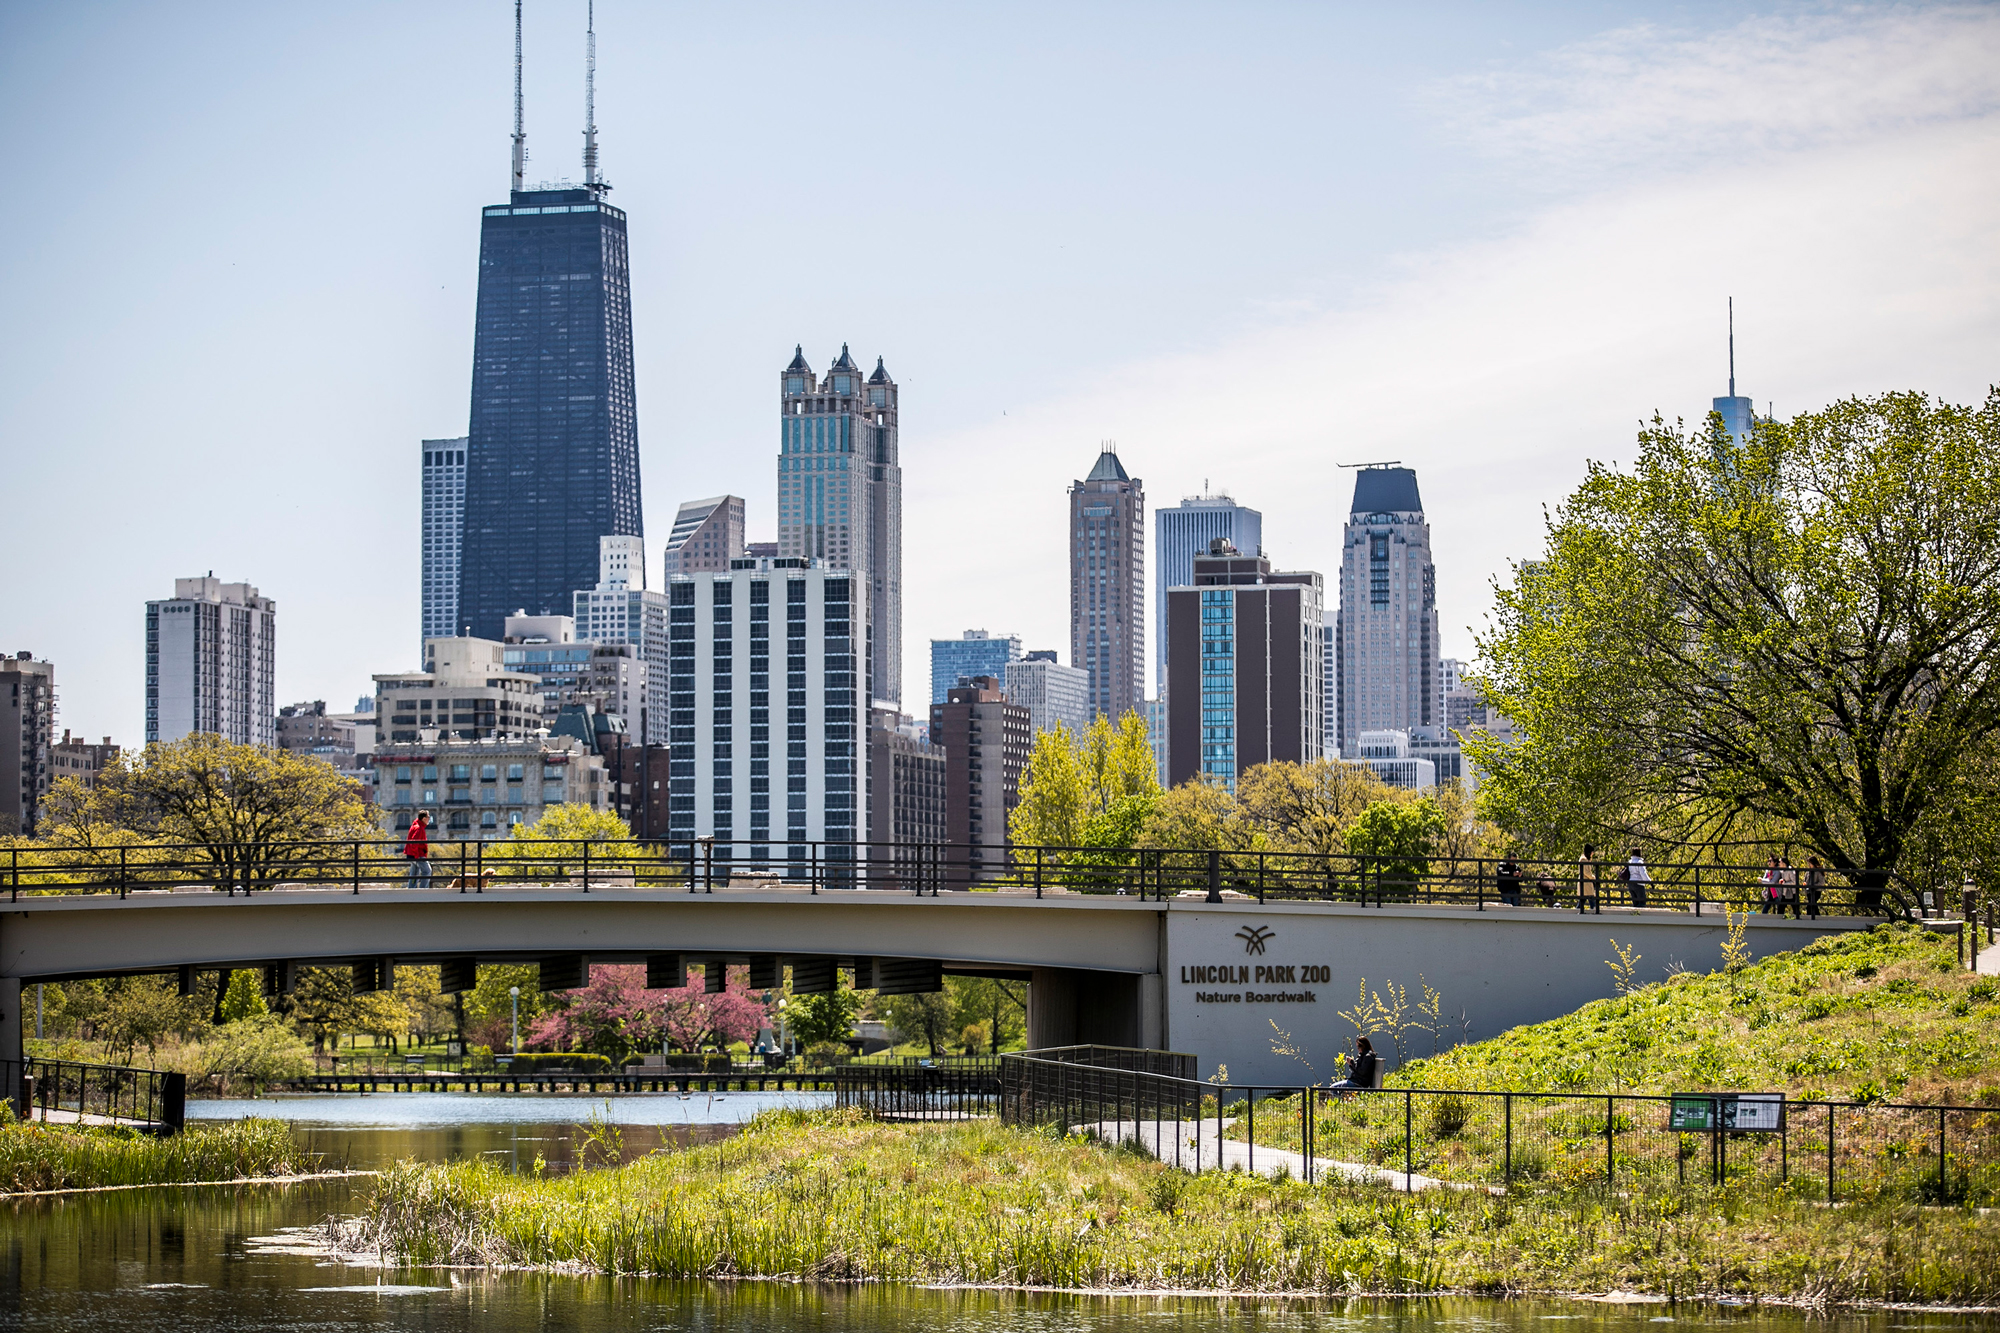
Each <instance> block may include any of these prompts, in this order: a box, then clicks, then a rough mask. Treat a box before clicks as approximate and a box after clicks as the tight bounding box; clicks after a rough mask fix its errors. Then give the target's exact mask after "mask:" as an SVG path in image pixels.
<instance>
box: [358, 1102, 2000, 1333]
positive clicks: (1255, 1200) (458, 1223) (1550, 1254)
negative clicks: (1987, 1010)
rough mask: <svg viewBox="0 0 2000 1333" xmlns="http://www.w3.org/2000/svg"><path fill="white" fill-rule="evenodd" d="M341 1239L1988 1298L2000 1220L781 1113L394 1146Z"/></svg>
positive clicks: (1367, 1281) (1735, 1292) (1822, 1295)
mask: <svg viewBox="0 0 2000 1333" xmlns="http://www.w3.org/2000/svg"><path fill="white" fill-rule="evenodd" d="M329 1228H330V1231H331V1240H332V1243H333V1245H334V1246H335V1248H336V1249H339V1250H341V1251H344V1252H346V1253H349V1254H352V1255H355V1256H357V1257H358V1256H364V1255H368V1256H374V1257H377V1258H379V1259H381V1260H383V1261H390V1262H401V1263H408V1264H415V1265H420V1266H430V1265H455V1266H472V1267H527V1268H542V1269H551V1270H563V1271H583V1272H594V1273H608V1274H620V1275H624V1274H632V1275H640V1274H643V1275H654V1276H662V1277H678V1278H770V1279H779V1280H793V1281H883V1282H908V1283H925V1284H947V1285H951V1284H963V1285H996V1286H1020V1287H1054V1288H1069V1289H1092V1290H1118V1289H1131V1290H1185V1291H1229V1292H1242V1293H1268V1294H1280V1293H1324V1294H1343V1293H1351V1294H1365V1293H1403V1294H1414V1293H1425V1292H1471V1293H1483V1294H1496V1295H1498V1294H1530V1293H1543V1294H1548V1293H1586V1292H1602V1291H1606V1290H1625V1291H1633V1292H1644V1293H1651V1294H1656V1295H1658V1296H1662V1297H1666V1298H1668V1299H1680V1300H1688V1299H1704V1298H1710V1297H1730V1298H1743V1297H1752V1298H1763V1299H1782V1300H1790V1301H1799V1302H1804V1303H1809V1304H1833V1303H1845V1302H1917V1303H1955V1304H1984V1303H1991V1302H1993V1301H1996V1300H2000V1219H1996V1218H1988V1217H1985V1216H1982V1215H1981V1214H1980V1213H1978V1212H1977V1211H1975V1210H1970V1209H1952V1208H1920V1207H1916V1206H1913V1205H1910V1204H1907V1203H1903V1202H1886V1201H1878V1202H1871V1203H1865V1204H1853V1205H1844V1206H1842V1207H1839V1208H1825V1207H1820V1206H1816V1205H1815V1204H1813V1203H1812V1202H1811V1201H1809V1200H1804V1199H1799V1198H1796V1197H1794V1196H1792V1195H1790V1194H1786V1193H1783V1192H1770V1193H1751V1192H1745V1191H1740V1190H1734V1191H1732V1190H1713V1189H1702V1188H1695V1189H1676V1190H1633V1191H1613V1190H1606V1189H1603V1188H1596V1189H1584V1188H1579V1189H1571V1190H1563V1191H1549V1192H1538V1193H1528V1192H1518V1191H1517V1192H1514V1193H1508V1194H1496V1193H1491V1192H1487V1191H1476V1190H1464V1191H1455V1190H1441V1191H1432V1192H1428V1193H1426V1194H1423V1195H1407V1194H1402V1193H1398V1192H1395V1191H1393V1190H1391V1189H1388V1188H1385V1187H1381V1186H1372V1185H1360V1184H1347V1183H1336V1184H1324V1185H1307V1184H1304V1183H1303V1182H1299V1181H1295V1180H1287V1179H1275V1180H1273V1179H1265V1178H1262V1177H1254V1176H1247V1175H1243V1174H1241V1173H1236V1172H1223V1173H1209V1174H1204V1175H1200V1176H1190V1175H1187V1174H1185V1173H1182V1172H1179V1171H1175V1170H1172V1169H1170V1168H1167V1167H1165V1166H1162V1165H1161V1164H1159V1163H1157V1162H1155V1161H1153V1160H1152V1159H1151V1158H1149V1157H1146V1156H1144V1155H1142V1154H1139V1153H1137V1152H1135V1151H1131V1150H1127V1149H1124V1148H1119V1147H1114V1146H1109V1145H1104V1144H1100V1143H1097V1142H1095V1141H1093V1140H1090V1139H1086V1138H1083V1137H1079V1136H1067V1137H1065V1136H1061V1135H1058V1134H1055V1133H1053V1132H1037V1131H1032V1130H1020V1129H1012V1128H1008V1127H1005V1126H1001V1125H999V1124H997V1123H993V1122H990V1121H971V1122H959V1123H955V1124H943V1125H937V1124H931V1125H896V1124H885V1123H876V1122H871V1121H869V1120H866V1119H864V1118H862V1117H861V1116H860V1115H858V1114H857V1113H854V1112H845V1111H819V1112H806V1111H774V1112H767V1113H766V1114H764V1115H762V1116H760V1117H758V1118H757V1119H756V1120H754V1121H752V1122H751V1123H750V1124H749V1125H747V1126H746V1127H745V1129H744V1131H743V1132H742V1133H741V1134H740V1135H738V1136H736V1137H734V1138H732V1139H728V1140H724V1141H722V1142H719V1143H714V1144H707V1145H701V1146H698V1147H691V1148H686V1149H680V1150H674V1151H664V1152H659V1153H655V1154H652V1155H650V1156H647V1157H644V1158H641V1159H639V1160H637V1161H635V1162H632V1163H630V1164H627V1165H623V1166H605V1167H598V1168H587V1169H584V1170H580V1171H578V1172H576V1173H574V1174H572V1175H568V1176H563V1177H545V1176H542V1175H540V1174H535V1175H530V1176H510V1175H508V1174H506V1173H505V1172H503V1171H502V1170H500V1169H499V1168H497V1167H495V1166H493V1165H490V1164H487V1163H477V1162H468V1163H453V1164H446V1165H430V1164H419V1163H407V1162H406V1163H403V1164H401V1165H399V1166H397V1167H395V1168H393V1169H391V1170H390V1171H388V1172H387V1173H385V1174H384V1175H383V1176H382V1177H381V1178H380V1179H379V1180H378V1181H377V1182H376V1185H375V1189H374V1193H373V1195H372V1197H371V1198H370V1199H369V1201H368V1203H367V1207H366V1211H365V1212H364V1213H363V1214H362V1215H361V1216H360V1217H358V1218H355V1219H350V1220H347V1221H336V1222H331V1223H329Z"/></svg>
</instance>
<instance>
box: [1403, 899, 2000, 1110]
mask: <svg viewBox="0 0 2000 1333" xmlns="http://www.w3.org/2000/svg"><path fill="white" fill-rule="evenodd" d="M1605 953H1606V957H1607V958H1614V957H1615V955H1614V954H1613V952H1612V945H1611V943H1610V942H1609V940H1608V939H1607V942H1606V945H1605ZM1662 961H1663V960H1662ZM1387 1082H1388V1084H1389V1086H1391V1087H1421V1088H1467V1089H1481V1088H1483V1089H1495V1090H1498V1089H1509V1088H1511V1089H1523V1088H1526V1089H1536V1090H1546V1091H1550V1092H1613V1091H1622V1092H1685V1091H1693V1090H1700V1089H1741V1088H1757V1089H1763V1090H1770V1091H1777V1090H1783V1091H1785V1092H1787V1093H1789V1094H1790V1095H1791V1096H1793V1097H1798V1098H1805V1099H1808V1100H1818V1099H1821V1098H1834V1099H1840V1100H1846V1099H1849V1098H1853V1099H1856V1100H1861V1101H1870V1100H1875V1099H1878V1098H1882V1097H1885V1096H1886V1097H1888V1098H1889V1099H1890V1100H1897V1101H1923V1102H1941V1101H1952V1102H1957V1103H1960V1104H1972V1103H1983V1102H1986V1101H2000V978H1996V977H1991V976H1979V975H1976V974H1972V973H1967V972H1964V971H1960V970H1959V967H1958V963H1957V955H1956V953H1955V944H1954V941H1953V938H1952V937H1951V936H1949V935H1938V934H1934V933H1932V932H1930V931H1926V930H1922V929H1919V928H1917V927H1914V926H1911V925H1908V924H1906V923H1902V922H1897V923H1894V924H1884V925H1881V926H1877V927H1876V928H1875V929H1873V930H1870V931H1861V932H1854V933H1843V934H1839V935H1830V936H1827V937H1826V938H1824V939H1821V940H1819V941H1817V942H1815V943H1813V944H1810V945H1808V946H1806V947H1805V948H1803V949H1800V950H1797V951H1796V952H1793V953H1785V954H1776V955H1773V956H1772V957H1769V958H1766V959H1763V960H1762V961H1760V962H1757V963H1753V964H1751V965H1750V966H1749V967H1746V968H1744V969H1743V970H1742V971H1739V972H1727V973H1725V972H1715V973H1708V974H1704V975H1694V974H1682V975H1680V976H1676V977H1673V978H1670V979H1669V980H1667V981H1664V982H1661V983H1659V984H1657V985H1651V986H1646V987H1643V988H1641V989H1639V990H1636V991H1634V992H1632V993H1631V994H1629V995H1622V996H1619V997H1617V998H1615V999H1609V1000H1597V1001H1594V1002H1593V1003H1590V1004H1587V1005H1584V1006H1583V1007H1582V1008H1581V1009H1578V1010H1577V1011H1576V1012H1575V1013H1572V1014H1567V1015H1565V1016H1564V1017H1562V1018H1557V1019H1552V1020H1550V1021H1549V1022H1546V1023H1533V1024H1529V1025H1526V1026H1523V1027H1518V1028H1514V1029H1512V1030H1511V1031H1508V1032H1504V1033H1502V1034H1500V1035H1499V1036H1497V1037H1494V1038H1491V1039H1490V1040H1487V1041H1481V1042H1475V1043H1471V1044H1468V1045H1464V1046H1460V1047H1457V1048H1455V1049H1453V1050H1450V1051H1447V1052H1445V1053H1444V1054H1442V1055H1437V1056H1434V1057H1431V1058H1428V1059H1421V1060H1412V1061H1411V1062H1410V1063H1408V1064H1406V1065H1404V1066H1403V1067H1402V1068H1401V1069H1399V1070H1397V1071H1396V1072H1395V1073H1394V1074H1392V1075H1390V1077H1389V1078H1388V1080H1387Z"/></svg>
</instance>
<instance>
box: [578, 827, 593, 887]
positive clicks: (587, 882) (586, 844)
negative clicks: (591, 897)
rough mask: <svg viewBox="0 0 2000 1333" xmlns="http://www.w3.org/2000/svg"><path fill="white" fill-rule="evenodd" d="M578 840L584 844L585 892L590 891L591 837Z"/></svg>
mask: <svg viewBox="0 0 2000 1333" xmlns="http://www.w3.org/2000/svg"><path fill="white" fill-rule="evenodd" d="M577 841H578V842H580V843H582V844H583V891H584V892H585V893H589V892H590V839H588V838H579V839H577Z"/></svg>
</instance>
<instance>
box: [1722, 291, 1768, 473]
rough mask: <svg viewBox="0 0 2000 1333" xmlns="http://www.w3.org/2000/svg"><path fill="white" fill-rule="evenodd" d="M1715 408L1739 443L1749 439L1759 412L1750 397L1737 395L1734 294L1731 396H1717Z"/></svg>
mask: <svg viewBox="0 0 2000 1333" xmlns="http://www.w3.org/2000/svg"><path fill="white" fill-rule="evenodd" d="M1713 410H1714V411H1716V412H1719V413H1721V415H1722V426H1723V429H1724V430H1727V431H1728V432H1729V433H1730V435H1732V436H1734V437H1735V439H1736V442H1737V443H1738V444H1744V443H1747V442H1748V441H1749V439H1750V430H1751V428H1752V427H1753V426H1755V425H1756V424H1757V413H1756V410H1755V409H1754V408H1753V407H1752V406H1751V403H1750V400H1749V399H1748V398H1739V397H1737V396H1736V298H1735V297H1733V296H1732V297H1730V298H1729V396H1728V397H1726V398H1717V399H1716V400H1715V402H1714V408H1713Z"/></svg>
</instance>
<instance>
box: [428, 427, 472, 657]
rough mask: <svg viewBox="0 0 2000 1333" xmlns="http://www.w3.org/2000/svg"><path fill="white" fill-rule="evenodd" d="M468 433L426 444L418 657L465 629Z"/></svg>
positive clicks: (430, 441)
mask: <svg viewBox="0 0 2000 1333" xmlns="http://www.w3.org/2000/svg"><path fill="white" fill-rule="evenodd" d="M469 443H470V441H469V440H468V439H467V438H466V437H465V436H460V437H459V438H458V439H455V440H425V441H424V442H423V446H424V447H423V464H422V467H423V490H424V512H423V533H424V550H423V596H424V605H423V614H422V616H421V617H420V619H421V620H422V622H423V629H422V633H421V636H420V637H419V639H418V641H417V658H418V660H419V661H421V660H422V659H423V649H424V643H425V642H426V641H428V640H431V639H448V638H450V637H451V636H452V635H454V634H457V633H458V632H459V624H458V564H459V560H460V559H461V557H462V556H463V555H464V541H465V450H466V446H467V445H468V444H469Z"/></svg>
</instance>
